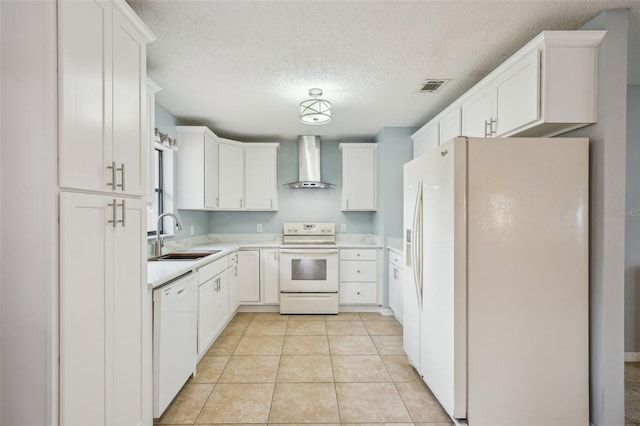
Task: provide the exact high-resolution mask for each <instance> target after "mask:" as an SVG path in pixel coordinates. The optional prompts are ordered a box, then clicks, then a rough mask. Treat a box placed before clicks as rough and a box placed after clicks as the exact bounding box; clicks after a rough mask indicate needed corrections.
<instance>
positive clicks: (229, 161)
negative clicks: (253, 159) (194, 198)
mask: <svg viewBox="0 0 640 426" xmlns="http://www.w3.org/2000/svg"><path fill="white" fill-rule="evenodd" d="M218 149H219V151H218V155H219V159H218V179H219V182H218V183H219V189H218V191H219V192H218V196H219V203H218V206H219V207H220V209H224V210H242V209H243V208H244V207H245V204H244V147H243V146H242V144H241V143H239V142H234V141H229V140H227V139H220V143H219V145H218Z"/></svg>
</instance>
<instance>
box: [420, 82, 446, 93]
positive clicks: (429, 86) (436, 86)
mask: <svg viewBox="0 0 640 426" xmlns="http://www.w3.org/2000/svg"><path fill="white" fill-rule="evenodd" d="M449 81H451V80H436V79H429V80H427V81H425V82H424V83H423V85H422V88H421V89H420V91H421V92H423V93H436V92H437V91H438V90H440V88H441V87H442V86H444V85H445V84H447V83H448V82H449Z"/></svg>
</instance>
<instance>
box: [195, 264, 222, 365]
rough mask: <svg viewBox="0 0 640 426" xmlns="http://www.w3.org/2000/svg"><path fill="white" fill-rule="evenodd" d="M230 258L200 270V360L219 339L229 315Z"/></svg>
mask: <svg viewBox="0 0 640 426" xmlns="http://www.w3.org/2000/svg"><path fill="white" fill-rule="evenodd" d="M228 258H229V256H224V257H222V258H220V259H217V260H215V261H213V262H211V263H208V264H206V265H204V266H202V267H201V268H200V269H198V284H199V291H198V295H199V296H198V359H200V358H202V357H203V356H204V354H205V353H206V351H207V350H208V349H209V347H210V346H211V344H212V343H213V341H214V340H215V339H216V337H218V335H219V334H220V332H221V331H222V329H223V328H224V326H225V325H226V321H227V318H228V315H229V285H228V278H227V274H228V269H227V268H228Z"/></svg>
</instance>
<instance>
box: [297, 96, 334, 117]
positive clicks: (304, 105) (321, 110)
mask: <svg viewBox="0 0 640 426" xmlns="http://www.w3.org/2000/svg"><path fill="white" fill-rule="evenodd" d="M309 96H311V97H312V99H307V100H306V101H302V102H300V122H302V123H304V124H313V125H318V124H326V123H328V122H330V121H331V102H329V101H325V100H324V99H320V96H322V89H309Z"/></svg>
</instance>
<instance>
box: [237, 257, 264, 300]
mask: <svg viewBox="0 0 640 426" xmlns="http://www.w3.org/2000/svg"><path fill="white" fill-rule="evenodd" d="M238 297H239V299H240V303H246V302H249V303H258V302H260V251H259V250H241V251H239V252H238Z"/></svg>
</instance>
